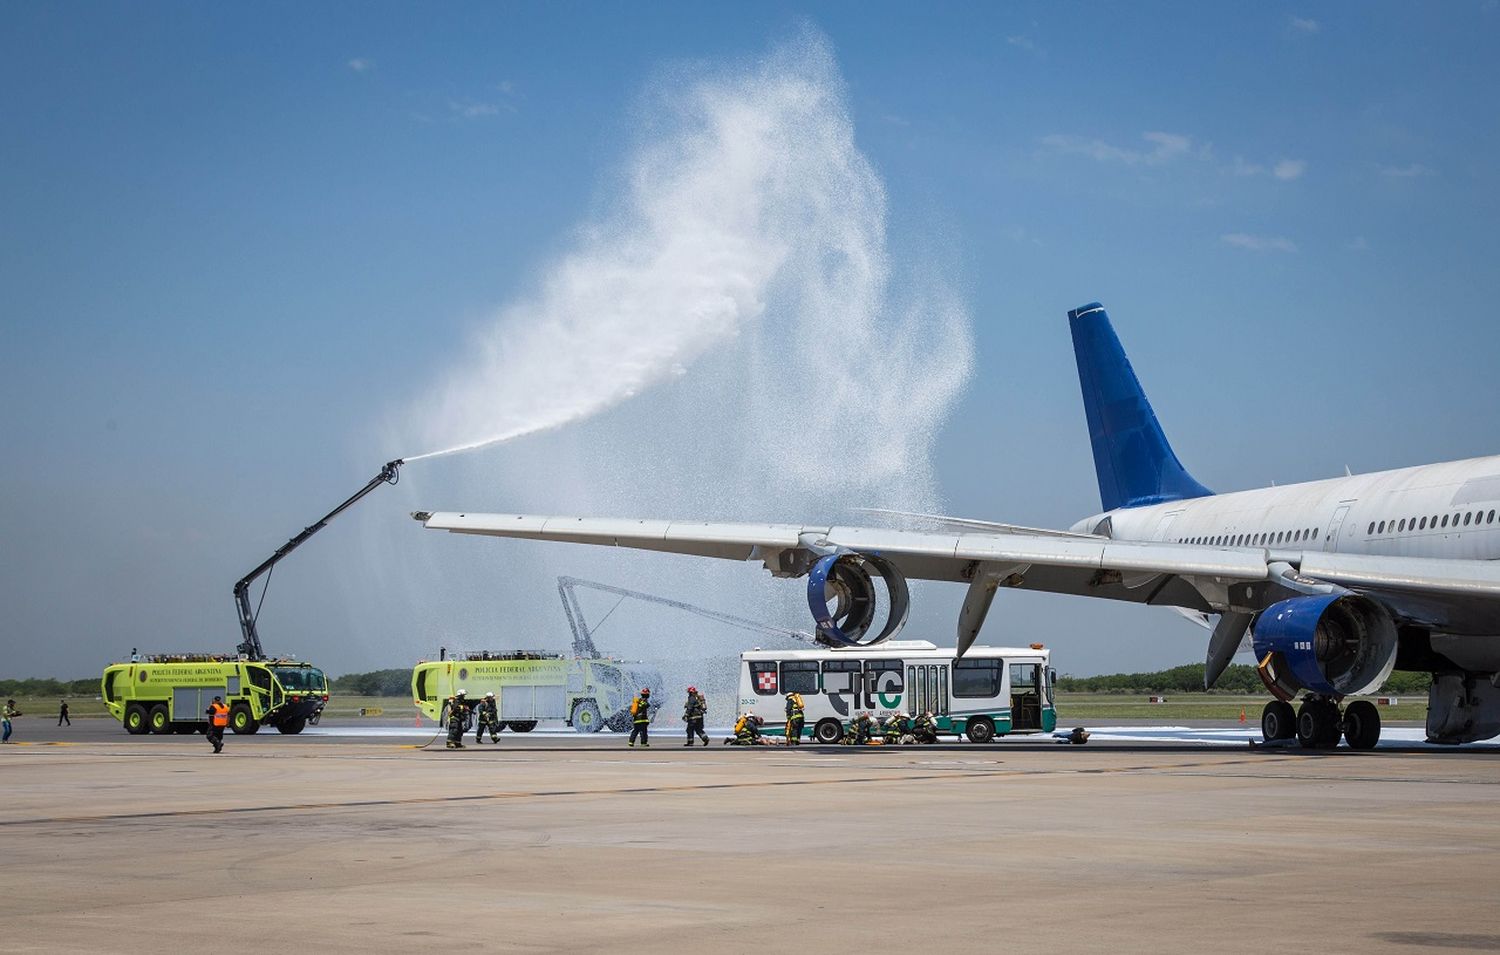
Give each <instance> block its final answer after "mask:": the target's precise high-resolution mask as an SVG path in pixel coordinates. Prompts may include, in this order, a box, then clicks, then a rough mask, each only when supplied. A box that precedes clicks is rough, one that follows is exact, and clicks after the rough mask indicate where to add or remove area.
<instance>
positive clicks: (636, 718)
mask: <svg viewBox="0 0 1500 955" xmlns="http://www.w3.org/2000/svg"><path fill="white" fill-rule="evenodd" d="M630 720H631V727H630V745H631V746H634V745H635V741H636V737H640V740H641V746H642V747H645V748H647V749H649V748H650V747H651V740H650V738H649V737H648V735H647V731H648V730H649V729H650V728H651V688H650V687H641V695H640V696H638V697H636V698H635V699H634V700H631V701H630Z"/></svg>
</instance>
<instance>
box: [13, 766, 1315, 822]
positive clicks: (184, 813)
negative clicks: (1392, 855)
mask: <svg viewBox="0 0 1500 955" xmlns="http://www.w3.org/2000/svg"><path fill="white" fill-rule="evenodd" d="M1242 762H1244V760H1243V759H1237V760H1230V761H1219V762H1218V763H1215V762H1202V763H1192V764H1188V765H1189V766H1190V767H1196V766H1213V765H1220V764H1223V763H1229V764H1234V763H1242ZM892 768H895V769H899V767H892ZM1152 769H1153V767H1149V766H1122V767H1117V768H1105V769H1089V770H1075V769H987V770H980V769H959V770H956V771H951V772H932V771H928V772H923V773H910V772H909V773H906V774H904V775H900V776H856V777H840V778H837V779H772V780H752V781H748V782H728V783H690V784H682V785H676V786H629V787H621V788H616V789H552V790H538V791H535V792H518V791H501V792H494V793H475V794H471V795H465V796H412V797H408V798H404V799H359V800H350V801H346V802H310V803H288V804H284V805H274V806H228V807H218V808H212V809H174V810H158V811H152V812H130V813H104V814H97V815H89V816H52V817H33V818H29V819H10V820H0V828H12V827H19V826H34V825H73V824H79V823H89V822H130V821H141V820H150V819H172V818H182V817H192V816H214V815H242V814H249V813H262V812H264V813H271V812H296V811H313V810H320V809H368V808H373V807H377V806H413V805H430V804H442V803H455V802H484V801H491V800H503V799H548V798H559V797H562V798H566V797H573V796H630V795H645V794H650V793H685V792H706V791H716V790H725V789H764V788H772V787H781V786H832V785H850V784H853V785H859V784H865V783H889V782H893V781H894V782H928V781H933V780H940V779H943V780H970V779H981V778H1002V777H1005V778H1014V777H1018V776H1078V775H1100V774H1104V775H1133V774H1139V773H1143V772H1150V771H1152ZM1163 775H1192V774H1187V773H1163ZM1198 775H1204V776H1212V775H1215V774H1207V773H1205V774H1198ZM1237 775H1238V774H1237ZM1244 775H1246V776H1251V777H1252V778H1253V774H1244ZM1292 778H1301V777H1292Z"/></svg>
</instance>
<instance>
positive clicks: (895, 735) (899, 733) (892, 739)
mask: <svg viewBox="0 0 1500 955" xmlns="http://www.w3.org/2000/svg"><path fill="white" fill-rule="evenodd" d="M882 729H883V730H884V731H885V744H886V745H887V746H895V745H896V744H898V743H900V742H901V737H903V736H905V735H906V714H905V713H903V712H901V711H900V710H897V711H896V712H894V713H892V714H891V715H890V716H887V717H886V718H885V723H884V725H883V727H882Z"/></svg>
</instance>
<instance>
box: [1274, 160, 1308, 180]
mask: <svg viewBox="0 0 1500 955" xmlns="http://www.w3.org/2000/svg"><path fill="white" fill-rule="evenodd" d="M1304 172H1307V162H1306V161H1305V160H1302V159H1282V160H1278V161H1277V163H1276V165H1274V166H1272V167H1271V175H1273V176H1275V177H1276V178H1277V179H1280V180H1282V181H1283V182H1288V181H1290V180H1293V179H1301V178H1302V174H1303V173H1304Z"/></svg>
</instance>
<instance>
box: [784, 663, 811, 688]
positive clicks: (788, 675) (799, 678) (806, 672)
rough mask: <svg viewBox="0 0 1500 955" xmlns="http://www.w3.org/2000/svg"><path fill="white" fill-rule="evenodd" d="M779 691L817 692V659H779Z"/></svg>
mask: <svg viewBox="0 0 1500 955" xmlns="http://www.w3.org/2000/svg"><path fill="white" fill-rule="evenodd" d="M781 692H783V693H804V694H806V693H817V692H818V661H817V660H783V661H781Z"/></svg>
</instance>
